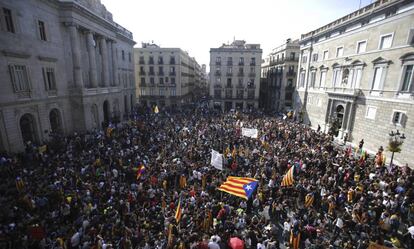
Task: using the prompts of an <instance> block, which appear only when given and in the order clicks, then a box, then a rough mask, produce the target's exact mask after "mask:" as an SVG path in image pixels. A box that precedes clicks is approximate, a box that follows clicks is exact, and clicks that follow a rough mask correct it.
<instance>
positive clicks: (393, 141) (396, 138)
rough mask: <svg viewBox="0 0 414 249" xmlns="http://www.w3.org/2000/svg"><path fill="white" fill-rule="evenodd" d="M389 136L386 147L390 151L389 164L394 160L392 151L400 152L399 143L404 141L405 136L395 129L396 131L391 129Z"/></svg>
mask: <svg viewBox="0 0 414 249" xmlns="http://www.w3.org/2000/svg"><path fill="white" fill-rule="evenodd" d="M389 136H390V140H389V142H388V148H387V149H388V150H389V151H391V152H392V155H391V162H390V165H392V161H393V160H394V153H395V152H397V153H399V152H401V145H402V144H403V143H404V139H405V138H406V137H405V135H404V133H403V134H401V133H400V131H399V130H397V132H394V131H391V132H390V134H389Z"/></svg>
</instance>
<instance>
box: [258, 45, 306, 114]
mask: <svg viewBox="0 0 414 249" xmlns="http://www.w3.org/2000/svg"><path fill="white" fill-rule="evenodd" d="M299 51H300V50H299V40H294V41H292V40H291V39H287V40H286V42H285V43H284V44H282V45H280V46H278V47H276V48H274V49H273V50H272V52H271V53H270V54H269V55H268V56H267V57H266V58H265V59H264V60H263V63H262V75H261V77H262V80H261V81H262V86H261V87H260V92H261V95H260V101H261V107H262V108H264V110H265V111H271V112H287V111H290V110H292V108H293V103H294V102H293V96H294V92H295V86H296V74H297V69H298V61H299Z"/></svg>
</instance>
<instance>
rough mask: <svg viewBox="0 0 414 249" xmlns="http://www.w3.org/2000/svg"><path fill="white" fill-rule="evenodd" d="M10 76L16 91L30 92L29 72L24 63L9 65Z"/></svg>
mask: <svg viewBox="0 0 414 249" xmlns="http://www.w3.org/2000/svg"><path fill="white" fill-rule="evenodd" d="M9 70H10V78H11V82H12V84H13V89H14V92H16V93H17V92H29V91H30V84H29V74H28V73H27V69H26V66H24V65H9Z"/></svg>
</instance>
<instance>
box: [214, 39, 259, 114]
mask: <svg viewBox="0 0 414 249" xmlns="http://www.w3.org/2000/svg"><path fill="white" fill-rule="evenodd" d="M261 61H262V49H260V45H259V44H246V42H245V41H241V40H235V41H233V43H232V44H230V45H226V44H223V45H222V46H221V47H219V48H212V49H210V77H209V82H210V86H209V91H210V98H211V102H210V106H212V107H214V108H217V109H221V110H224V111H229V110H231V109H238V110H249V109H256V108H258V106H259V87H260V63H261Z"/></svg>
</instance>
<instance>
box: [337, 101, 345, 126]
mask: <svg viewBox="0 0 414 249" xmlns="http://www.w3.org/2000/svg"><path fill="white" fill-rule="evenodd" d="M344 110H345V108H344V106H343V105H338V106H337V107H336V120H337V122H338V129H341V128H342V121H343V119H344Z"/></svg>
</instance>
